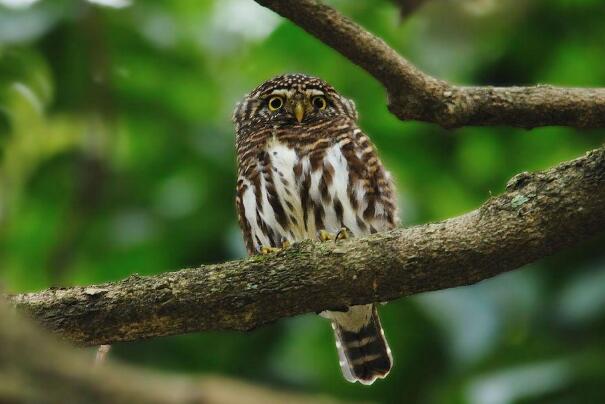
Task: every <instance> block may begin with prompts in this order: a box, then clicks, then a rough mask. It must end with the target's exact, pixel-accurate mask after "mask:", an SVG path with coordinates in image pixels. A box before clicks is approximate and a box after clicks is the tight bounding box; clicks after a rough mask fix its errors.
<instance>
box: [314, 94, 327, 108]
mask: <svg viewBox="0 0 605 404" xmlns="http://www.w3.org/2000/svg"><path fill="white" fill-rule="evenodd" d="M311 102H312V103H313V106H314V107H315V108H317V109H325V108H326V106H327V105H328V103H327V102H326V98H325V97H323V96H321V95H318V96H317V97H313V100H311Z"/></svg>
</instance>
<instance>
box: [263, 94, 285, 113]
mask: <svg viewBox="0 0 605 404" xmlns="http://www.w3.org/2000/svg"><path fill="white" fill-rule="evenodd" d="M267 105H269V110H271V111H277V110H278V109H280V108H281V107H282V106H283V105H284V99H283V98H282V97H277V96H276V97H271V98H269V102H268V103H267Z"/></svg>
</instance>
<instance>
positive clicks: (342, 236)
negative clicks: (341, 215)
mask: <svg viewBox="0 0 605 404" xmlns="http://www.w3.org/2000/svg"><path fill="white" fill-rule="evenodd" d="M348 238H349V230H347V228H346V227H343V228H341V229H340V230H338V233H336V237H334V241H338V240H346V239H348Z"/></svg>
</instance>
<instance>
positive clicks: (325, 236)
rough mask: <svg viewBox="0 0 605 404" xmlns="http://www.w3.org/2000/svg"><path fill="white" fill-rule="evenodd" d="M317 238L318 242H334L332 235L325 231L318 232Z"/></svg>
mask: <svg viewBox="0 0 605 404" xmlns="http://www.w3.org/2000/svg"><path fill="white" fill-rule="evenodd" d="M318 237H319V240H320V241H330V240H334V236H333V235H332V233H330V232H328V231H326V230H320V231H319V235H318Z"/></svg>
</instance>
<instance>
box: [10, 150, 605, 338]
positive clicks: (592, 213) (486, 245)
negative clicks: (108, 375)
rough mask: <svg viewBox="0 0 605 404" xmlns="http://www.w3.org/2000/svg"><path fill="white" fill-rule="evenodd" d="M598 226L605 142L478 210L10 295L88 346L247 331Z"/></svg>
mask: <svg viewBox="0 0 605 404" xmlns="http://www.w3.org/2000/svg"><path fill="white" fill-rule="evenodd" d="M604 229H605V148H601V149H597V150H594V151H592V152H589V153H587V154H586V155H585V156H584V157H581V158H578V159H576V160H573V161H569V162H566V163H562V164H560V165H559V166H557V167H555V168H553V169H550V170H547V171H543V172H538V173H534V174H530V173H522V174H519V175H517V176H516V177H514V178H513V179H512V180H511V181H509V183H508V185H507V187H506V191H505V192H504V193H503V194H501V195H500V196H498V197H493V198H490V199H489V200H488V201H487V202H486V203H485V204H483V206H481V207H480V208H478V209H476V210H474V211H472V212H469V213H467V214H465V215H462V216H459V217H456V218H453V219H449V220H446V221H443V222H439V223H432V224H426V225H422V226H416V227H412V228H408V229H397V230H393V231H390V232H388V233H383V234H374V235H372V236H369V237H364V238H359V239H353V240H347V241H341V242H338V243H333V242H327V243H315V242H311V241H303V242H300V243H296V244H294V245H293V246H291V247H290V248H288V249H286V250H284V251H282V252H279V253H277V254H273V255H270V256H255V257H251V258H248V259H245V260H241V261H233V262H226V263H223V264H218V265H206V266H202V267H199V268H197V269H186V270H181V271H178V272H169V273H164V274H160V275H156V276H146V277H142V276H136V275H135V276H131V277H129V278H127V279H125V280H123V281H120V282H115V283H105V284H100V285H95V286H84V287H73V288H59V289H57V288H53V289H48V290H45V291H42V292H38V293H26V294H18V295H12V296H8V299H9V300H10V301H11V302H12V303H13V304H14V305H15V306H16V307H18V308H19V309H21V310H24V311H26V312H28V313H29V314H30V315H31V316H32V317H34V318H36V319H37V320H39V321H40V322H41V323H42V324H44V325H45V326H46V327H47V328H49V329H51V330H54V331H55V332H57V333H59V334H61V335H62V336H63V337H64V338H66V339H68V340H70V341H73V342H76V343H79V344H85V345H100V344H111V343H114V342H119V341H132V340H137V339H141V338H149V337H155V336H161V335H172V334H182V333H186V332H193V331H202V330H212V329H235V330H249V329H252V328H255V327H258V326H261V325H263V324H266V323H269V322H272V321H275V320H278V319H280V318H283V317H288V316H294V315H298V314H302V313H308V312H319V311H322V310H325V309H337V308H342V307H346V306H351V305H356V304H365V303H370V302H380V301H387V300H393V299H396V298H399V297H402V296H407V295H411V294H414V293H420V292H426V291H430V290H437V289H444V288H450V287H455V286H460V285H469V284H472V283H475V282H478V281H480V280H482V279H486V278H489V277H491V276H494V275H496V274H498V273H501V272H504V271H510V270H512V269H515V268H518V267H520V266H522V265H525V264H527V263H530V262H532V261H535V260H537V259H539V258H542V257H545V256H547V255H549V254H552V253H554V252H556V251H559V250H561V249H563V248H567V247H570V246H573V245H576V244H578V243H579V242H581V241H583V240H586V239H588V238H589V237H591V236H593V235H595V234H597V233H598V232H602V231H603V230H604Z"/></svg>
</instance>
